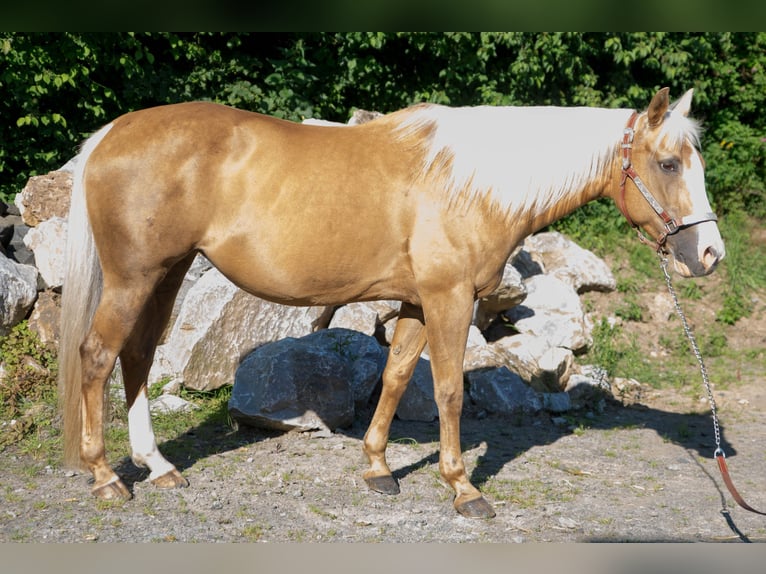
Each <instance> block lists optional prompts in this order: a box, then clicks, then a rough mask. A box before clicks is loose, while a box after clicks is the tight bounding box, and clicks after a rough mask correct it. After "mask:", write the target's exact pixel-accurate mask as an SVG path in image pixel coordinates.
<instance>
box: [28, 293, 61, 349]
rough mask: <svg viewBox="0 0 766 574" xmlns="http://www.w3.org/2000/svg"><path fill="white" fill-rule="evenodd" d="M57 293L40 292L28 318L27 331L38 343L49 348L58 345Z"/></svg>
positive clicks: (59, 311)
mask: <svg viewBox="0 0 766 574" xmlns="http://www.w3.org/2000/svg"><path fill="white" fill-rule="evenodd" d="M60 299H61V298H60V296H59V295H58V293H54V292H53V291H40V292H39V293H38V295H37V301H36V302H35V305H34V308H33V309H32V314H31V315H30V316H29V323H28V325H29V329H30V330H31V331H33V332H34V333H37V336H38V337H39V338H40V341H41V342H42V343H43V344H44V345H47V346H49V347H51V348H57V347H58V343H59V333H60V323H61V301H60Z"/></svg>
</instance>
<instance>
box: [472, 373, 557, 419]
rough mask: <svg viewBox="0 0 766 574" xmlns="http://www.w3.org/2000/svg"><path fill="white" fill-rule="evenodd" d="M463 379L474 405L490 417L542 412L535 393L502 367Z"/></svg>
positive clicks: (541, 405) (520, 379)
mask: <svg viewBox="0 0 766 574" xmlns="http://www.w3.org/2000/svg"><path fill="white" fill-rule="evenodd" d="M466 379H467V381H468V385H469V393H470V396H471V399H472V400H473V402H474V403H475V404H476V405H478V406H479V407H481V408H483V409H484V410H486V411H488V412H490V413H496V414H503V415H512V414H519V413H528V414H534V413H537V412H539V411H540V410H541V409H542V408H543V403H542V399H541V398H540V396H539V395H538V393H536V392H535V391H534V390H533V389H532V388H531V387H530V386H529V385H527V384H526V383H525V382H524V381H523V380H522V378H521V377H519V376H518V375H517V374H516V373H512V372H511V371H509V370H508V369H507V368H505V367H500V368H497V369H480V370H477V371H471V372H469V373H466Z"/></svg>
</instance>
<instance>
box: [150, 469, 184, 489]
mask: <svg viewBox="0 0 766 574" xmlns="http://www.w3.org/2000/svg"><path fill="white" fill-rule="evenodd" d="M151 483H152V484H153V485H154V486H156V487H158V488H186V487H187V486H189V481H188V480H186V479H185V478H184V477H183V476H182V475H181V473H180V472H178V471H177V470H176V469H175V468H174V469H173V470H171V471H168V472H166V473H165V474H163V475H162V476H158V477H157V478H153V479H152V480H151Z"/></svg>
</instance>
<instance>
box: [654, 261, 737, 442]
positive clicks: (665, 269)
mask: <svg viewBox="0 0 766 574" xmlns="http://www.w3.org/2000/svg"><path fill="white" fill-rule="evenodd" d="M658 256H659V258H660V267H661V268H662V272H663V273H664V274H665V283H667V285H668V291H669V292H670V296H671V297H672V298H673V304H674V305H675V307H676V313H678V316H679V317H680V318H681V324H682V325H683V328H684V333H686V338H687V339H689V345H691V348H692V352H693V353H694V356H695V357H696V359H697V363H699V367H700V373H701V374H702V381H703V382H704V383H705V389H706V390H707V398H708V402H709V403H710V412H711V413H712V415H713V429H714V431H715V453H714V456H718V455H719V454H723V450H722V449H721V429H720V427H719V424H718V413H717V411H716V406H715V399H714V398H713V390H712V388H711V386H710V379H709V378H708V375H707V369H706V368H705V362H704V361H703V360H702V354H701V353H700V350H699V346H698V345H697V341H696V340H695V338H694V333H693V332H692V329H691V327H689V322H688V321H687V320H686V315H684V312H683V309H681V304H680V303H679V302H678V297H677V296H676V291H675V289H674V288H673V282H672V280H671V278H670V273H668V258H667V257H665V256H664V255H662V254H661V253H658Z"/></svg>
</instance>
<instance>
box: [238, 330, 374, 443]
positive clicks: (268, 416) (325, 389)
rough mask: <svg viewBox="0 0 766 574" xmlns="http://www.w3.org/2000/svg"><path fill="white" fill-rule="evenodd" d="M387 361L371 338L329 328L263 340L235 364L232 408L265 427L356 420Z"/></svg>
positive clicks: (314, 426) (318, 426) (316, 426)
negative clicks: (357, 411)
mask: <svg viewBox="0 0 766 574" xmlns="http://www.w3.org/2000/svg"><path fill="white" fill-rule="evenodd" d="M384 363H385V350H384V349H383V348H382V347H380V345H378V343H377V342H376V341H375V340H374V339H373V338H371V337H368V336H365V335H363V334H360V333H357V332H355V331H350V330H346V329H328V330H323V331H319V332H317V333H314V334H312V335H309V336H306V337H302V338H299V339H298V338H287V339H282V340H280V341H276V342H274V343H270V344H268V345H264V346H262V347H260V348H258V349H256V350H254V351H253V352H252V353H250V354H248V355H247V357H245V359H244V360H243V361H242V363H241V365H240V366H239V368H238V369H237V373H236V378H235V382H234V389H233V390H232V396H231V399H230V400H229V412H230V413H231V415H232V417H233V418H234V419H236V420H238V421H239V422H242V423H244V424H249V425H253V426H259V427H264V428H273V429H280V430H291V429H298V430H301V431H313V430H319V431H332V430H335V429H336V428H338V427H344V426H348V425H350V424H351V423H352V422H353V419H354V413H355V403H358V404H362V403H366V402H367V401H368V400H369V397H370V395H371V393H372V389H373V387H374V385H375V383H377V381H378V380H379V378H380V374H381V373H382V371H383V365H384Z"/></svg>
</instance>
